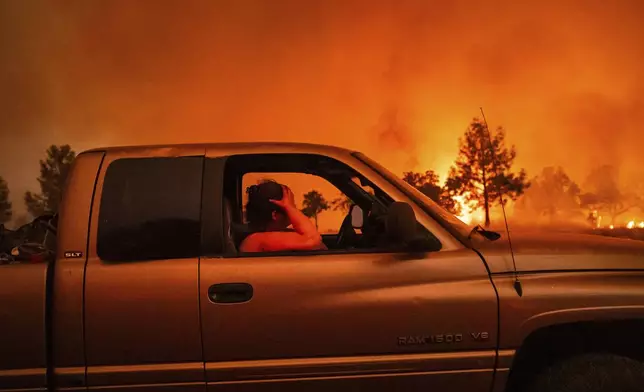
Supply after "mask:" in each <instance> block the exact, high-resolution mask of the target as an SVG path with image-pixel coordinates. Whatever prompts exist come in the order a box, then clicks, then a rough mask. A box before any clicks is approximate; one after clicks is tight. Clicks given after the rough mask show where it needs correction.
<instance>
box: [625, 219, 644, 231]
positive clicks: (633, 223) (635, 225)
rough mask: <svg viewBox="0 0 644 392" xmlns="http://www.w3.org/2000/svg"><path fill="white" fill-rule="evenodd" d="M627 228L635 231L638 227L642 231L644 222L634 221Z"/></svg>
mask: <svg viewBox="0 0 644 392" xmlns="http://www.w3.org/2000/svg"><path fill="white" fill-rule="evenodd" d="M626 227H627V228H629V229H634V228H635V227H638V228H640V229H644V221H642V222H640V223H637V222H635V220H632V221H630V222H628V224H627V225H626Z"/></svg>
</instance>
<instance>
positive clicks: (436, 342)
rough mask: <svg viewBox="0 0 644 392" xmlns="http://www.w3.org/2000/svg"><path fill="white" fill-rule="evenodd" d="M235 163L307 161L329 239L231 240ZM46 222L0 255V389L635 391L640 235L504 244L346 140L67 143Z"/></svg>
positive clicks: (273, 169)
mask: <svg viewBox="0 0 644 392" xmlns="http://www.w3.org/2000/svg"><path fill="white" fill-rule="evenodd" d="M247 173H304V174H306V175H311V176H318V177H321V178H323V179H324V180H326V181H328V182H329V183H330V184H332V185H333V186H334V187H335V188H337V190H338V191H340V192H341V193H342V194H343V195H345V196H346V197H347V198H348V199H350V200H351V202H352V206H351V208H350V211H349V212H348V213H347V214H346V217H345V218H344V220H343V221H342V224H341V226H340V227H339V228H338V231H337V233H335V234H325V235H324V236H323V241H324V242H325V244H326V245H327V248H328V249H325V250H317V251H306V252H278V253H252V254H248V253H247V254H244V253H241V252H239V251H238V247H239V244H240V242H241V241H242V240H243V238H244V237H245V236H247V235H248V234H249V231H248V229H247V227H246V225H245V222H244V214H243V211H244V206H243V197H244V190H243V189H242V185H241V179H242V176H244V175H245V174H247ZM367 188H369V189H367ZM52 230H55V232H56V235H57V237H56V249H55V257H51V258H50V259H49V260H43V261H42V262H35V263H34V262H31V263H11V264H5V265H0V391H46V390H48V391H80V390H96V391H99V390H100V391H120V392H124V391H141V392H143V391H168V392H170V391H172V392H174V391H217V392H227V391H236V392H238V391H242V392H243V391H287V392H288V391H302V390H315V391H318V390H319V391H334V392H340V391H358V390H364V391H372V390H373V391H468V392H483V391H485V392H489V391H542V392H547V391H564V390H565V391H635V390H638V391H640V390H642V387H643V386H644V366H643V362H642V361H643V360H644V333H643V331H644V242H640V241H634V240H624V239H616V238H602V237H598V236H591V235H575V234H567V235H563V234H544V233H536V232H535V233H525V234H521V233H513V232H511V231H510V234H512V236H511V237H510V238H509V239H511V242H509V241H508V233H503V234H502V235H501V238H499V235H496V234H495V233H492V232H489V231H486V230H484V229H481V228H478V227H476V228H471V227H468V226H467V225H465V224H464V223H462V222H461V221H460V220H459V219H457V218H456V217H454V216H453V215H452V214H450V213H449V212H447V211H445V210H444V209H442V208H441V207H440V206H438V205H437V204H436V203H434V202H433V201H431V200H430V199H429V198H427V197H426V196H425V195H423V194H422V193H420V192H419V191H417V190H416V189H415V188H413V187H411V186H409V185H408V184H406V183H405V182H404V181H402V180H400V179H399V178H398V177H397V176H395V175H394V174H392V173H391V172H390V171H388V170H387V169H385V168H384V167H382V166H381V165H379V164H378V163H376V162H375V161H373V160H371V159H369V158H367V157H366V156H365V155H363V154H362V153H359V152H354V151H349V150H345V149H341V148H336V147H330V146H322V145H311V144H297V143H230V144H201V145H170V146H135V147H118V148H116V147H111V148H105V149H95V150H91V151H86V152H84V153H82V154H80V155H79V156H78V158H77V159H76V161H75V163H74V166H73V169H72V171H71V173H70V175H69V177H68V179H67V184H66V188H65V190H64V194H63V201H62V204H61V210H60V211H59V215H58V220H57V224H56V227H55V229H52ZM510 245H511V246H510Z"/></svg>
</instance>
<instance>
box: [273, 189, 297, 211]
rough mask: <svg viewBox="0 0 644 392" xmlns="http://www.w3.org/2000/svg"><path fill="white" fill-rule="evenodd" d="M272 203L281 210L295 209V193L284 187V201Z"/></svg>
mask: <svg viewBox="0 0 644 392" xmlns="http://www.w3.org/2000/svg"><path fill="white" fill-rule="evenodd" d="M271 203H273V204H275V205H276V206H278V207H280V208H284V209H286V208H295V196H293V191H291V188H289V187H287V186H286V185H282V200H271Z"/></svg>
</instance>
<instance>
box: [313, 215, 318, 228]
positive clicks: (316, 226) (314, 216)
mask: <svg viewBox="0 0 644 392" xmlns="http://www.w3.org/2000/svg"><path fill="white" fill-rule="evenodd" d="M313 218H314V219H315V230H317V229H318V214H314V215H313Z"/></svg>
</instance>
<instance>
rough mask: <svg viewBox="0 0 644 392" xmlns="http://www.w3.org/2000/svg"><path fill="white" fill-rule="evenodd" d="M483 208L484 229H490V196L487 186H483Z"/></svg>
mask: <svg viewBox="0 0 644 392" xmlns="http://www.w3.org/2000/svg"><path fill="white" fill-rule="evenodd" d="M483 207H484V208H485V227H486V228H488V227H490V196H489V195H488V192H487V186H486V185H483Z"/></svg>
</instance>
